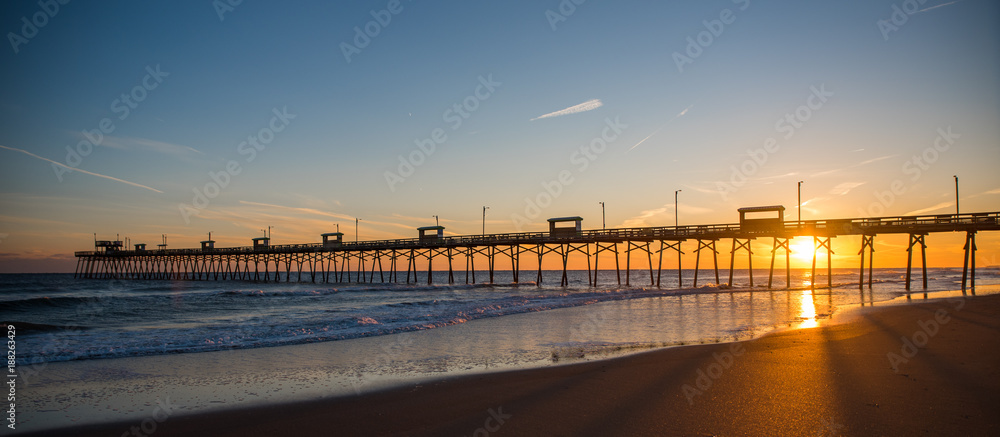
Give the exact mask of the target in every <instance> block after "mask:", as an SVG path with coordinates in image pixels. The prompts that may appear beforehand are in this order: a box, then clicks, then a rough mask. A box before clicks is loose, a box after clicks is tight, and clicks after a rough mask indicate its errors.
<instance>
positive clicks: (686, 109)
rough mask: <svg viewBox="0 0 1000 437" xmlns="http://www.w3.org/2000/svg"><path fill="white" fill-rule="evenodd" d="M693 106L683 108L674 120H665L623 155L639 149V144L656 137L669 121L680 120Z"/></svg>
mask: <svg viewBox="0 0 1000 437" xmlns="http://www.w3.org/2000/svg"><path fill="white" fill-rule="evenodd" d="M693 106H694V103H692V104H690V105H688V107H687V108H684V110H683V111H681V112H679V113H677V115H675V116H674V118H671V119H670V120H667V122H666V123H663V124H662V125H660V127H658V128H656V130H654V131H653V133H651V134H649V136H647V137H646V138H643V139H642V141H639V142H638V143H635V145H634V146H632V147H629V148H628V150H626V151H625V153H628V152H631V151H632V149H634V148H636V147H639V145H640V144H642V143H645V142H646V140H648V139H650V138H652V137H653V135H656V134H657V133H658V132H660V130H662V129H663V128H664V127H666V126H667V124H668V123H670V122H671V121H674V120H676V119H678V118H681V117H683V116H684V114H687V113H688V110H690V109H691V107H693Z"/></svg>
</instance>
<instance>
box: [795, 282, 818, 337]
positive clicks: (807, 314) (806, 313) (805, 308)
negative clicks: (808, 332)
mask: <svg viewBox="0 0 1000 437" xmlns="http://www.w3.org/2000/svg"><path fill="white" fill-rule="evenodd" d="M799 320H800V321H801V323H800V324H799V326H798V327H799V328H815V327H816V326H819V322H817V321H816V304H815V303H814V302H813V295H812V292H810V291H809V290H802V300H801V301H800V305H799Z"/></svg>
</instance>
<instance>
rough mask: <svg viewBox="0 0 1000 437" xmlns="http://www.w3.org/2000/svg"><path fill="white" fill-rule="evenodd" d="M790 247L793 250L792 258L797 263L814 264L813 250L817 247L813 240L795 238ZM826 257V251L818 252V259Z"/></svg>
mask: <svg viewBox="0 0 1000 437" xmlns="http://www.w3.org/2000/svg"><path fill="white" fill-rule="evenodd" d="M789 247H790V248H791V249H792V258H794V259H795V260H796V261H800V262H803V263H807V264H812V259H813V248H814V247H816V246H815V243H814V241H813V239H812V238H810V237H803V238H794V239H792V241H791V243H790V244H789ZM778 253H781V252H778ZM825 257H826V249H820V250H817V251H816V258H817V259H820V258H825Z"/></svg>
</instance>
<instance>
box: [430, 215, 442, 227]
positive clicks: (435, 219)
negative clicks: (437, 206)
mask: <svg viewBox="0 0 1000 437" xmlns="http://www.w3.org/2000/svg"><path fill="white" fill-rule="evenodd" d="M431 217H434V226H441V221H440V220H439V219H438V216H436V215H432V216H431Z"/></svg>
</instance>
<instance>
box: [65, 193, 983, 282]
mask: <svg viewBox="0 0 1000 437" xmlns="http://www.w3.org/2000/svg"><path fill="white" fill-rule="evenodd" d="M739 212H740V222H739V223H734V224H718V225H686V226H664V227H642V228H620V229H598V230H584V229H582V226H581V223H582V220H583V219H582V218H580V217H562V218H554V219H550V220H549V225H550V226H549V231H548V232H518V233H503V234H482V235H463V236H451V237H446V236H444V232H443V231H444V228H443V227H441V226H428V227H424V228H420V230H419V237H418V238H411V239H395V240H376V241H358V242H347V241H343V234H342V233H340V232H333V233H326V234H322V235H321V237H322V242H319V243H308V244H288V245H272V244H270V238H268V237H263V238H254V239H253V243H254V244H253V246H246V247H230V248H216V247H215V242H214V241H212V240H211V237H209V240H207V241H203V242H202V244H201V248H198V249H195V248H192V249H167V248H166V243H165V242H164V243H163V244H160V245H158V248H157V249H156V250H147V249H146V248H145V246H146V245H145V244H136V245H135V248H134V249H132V250H126V249H125V248H124V246H123V245H122V244H121V241H95V250H94V251H82V252H76V257H77V266H76V271H75V277H77V278H93V279H137V280H143V279H147V280H176V281H209V280H243V281H266V282H272V281H273V282H277V281H285V282H289V281H297V282H305V281H308V282H323V283H330V282H334V283H344V282H375V281H376V280H377V281H379V282H402V281H404V280H405V282H406V283H411V282H412V283H418V282H420V281H421V279H420V278H419V276H426V278H424V280H426V282H427V283H428V284H431V283H432V280H433V272H434V262H435V261H436V260H437V261H439V262H447V265H448V270H447V272H448V283H455V281H456V279H455V276H456V271H458V272H461V271H462V270H464V273H465V279H464V281H465V283H467V284H468V283H470V281H471V283H476V267H475V257H476V255H480V256H481V257H485V259H486V261H487V266H486V267H487V269H486V272H487V273H488V281H489V282H490V283H493V281H494V272H496V271H497V270H499V269H500V267H501V266H503V267H508V266H509V269H503V270H504V271H511V272H512V273H513V280H514V282H515V283H517V282H521V280H522V278H521V273H522V270H521V268H520V267H521V266H520V260H521V257H522V255H525V256H530V257H537V260H538V271H537V276H536V277H535V278H534V281H535V282H536V283H538V284H541V283H542V267H541V266H542V259H543V258H544V257H546V256H556V257H559V259H560V260H561V262H562V278H561V285H568V278H567V266H568V263H569V258H570V256H582V257H586V260H587V276H588V280H589V281H590V283H591V285H595V286H596V285H597V272H598V267H599V266H598V263H599V262H600V261H602V260H604V261H605V262H613V263H614V266H615V272H616V274H617V282H618V284H622V276H623V275H622V270H623V267H624V270H625V274H624V284H625V285H627V286H630V285H632V282H633V278H632V272H633V269H632V262H633V258H636V262H639V261H642V258H645V260H644V261H645V262H644V263H643V264H645V265H646V266H647V269H648V272H649V278H648V279H649V281H648V285H649V286H657V287H659V286H660V283H661V279H662V278H663V274H664V273H667V274H671V273H670V270H671V269H670V267H665V261H670V258H672V257H676V259H677V268H676V274H677V279H678V286H682V285H681V284H683V277H682V269H681V256H682V255H684V254H685V252H684V251H683V250H682V243H687V245H688V249H689V250H690V247H691V246H692V245H693V246H694V256H695V271H694V278H693V279H692V282H691V286H692V287H697V286H698V279H699V272H700V270H701V269H702V266H701V264H702V257H703V256H704V257H705V258H706V260H705V263H706V264H707V263H708V259H709V258H711V262H712V266H713V270H714V277H715V283H716V284H723V282H721V281H720V277H719V260H718V253H719V251H718V245H717V243H718V242H719V241H720V240H726V239H729V240H731V243H732V244H731V249H730V263H729V282H727V284H731V283H732V279H733V272H734V266H735V259H736V257H737V256H742V252H746V256H747V257H748V258H749V259H751V262H750V264H749V266H748V270H749V276H750V285H751V287H752V286H753V283H754V277H753V264H752V256H753V252H752V250H751V242H752V241H754V240H758V239H771V243H772V244H771V247H772V249H771V265H770V273H769V275H768V281H767V284H768V288H771V287H772V285H773V278H774V270H775V261H776V260H777V259H778V258H779V256H780V255H781V254H784V258H785V260H784V262H785V275H786V280H785V284H786V287H787V286H788V285H789V282H790V277H791V268H790V262H789V261H790V254H791V250H790V248H789V241H790V240H791V239H792V238H795V237H812V238H813V242H814V245H813V246H814V249H813V256H812V277H813V278H815V277H816V261H817V253H818V252H819V251H820V250H825V251H826V254H827V257H826V258H827V259H826V268H827V287H832V286H833V284H832V279H831V276H832V275H831V273H832V268H833V266H832V258H831V256H832V253H833V251H832V250H831V249H832V246H831V240H832V239H834V238H837V237H851V236H855V237H857V236H860V238H861V251H860V253H859V255H860V261H861V263H860V269H859V279H858V286H859V287H861V288H863V287H864V285H865V261H866V260H867V261H868V266H867V267H868V281H867V283H868V287H869V288H870V287H871V286H872V265H873V258H874V255H875V249H874V241H875V237H876V236H877V235H879V234H908V235H909V244H908V246H907V247H908V248H907V266H906V289H907V290H909V289H910V286H911V279H912V270H913V263H914V259H913V258H914V255H915V253H914V252H915V251H917V250H919V251H920V260H919V261H920V264H921V268H922V273H923V274H922V278H923V288H925V289H926V288H927V258H926V248H927V244H926V239H925V237H926V236H927V235H928V234H931V233H943V232H964V233H965V234H966V238H965V246H964V247H963V250H964V254H965V259H964V262H963V264H964V269H963V276H962V289H963V291H964V290H965V289H966V287H967V285H970V286H972V287H975V271H976V258H975V252H976V234H977V233H978V232H980V231H996V230H1000V212H984V213H967V214H943V215H927V216H903V217H877V218H857V219H831V220H802V221H786V220H784V208H783V207H781V206H766V207H751V208H740V210H739ZM759 214H777V217H769V218H751V217H748V215H759ZM566 223H569V224H570V225H571V226H569V227H567V226H560V225H565V224H566ZM692 243H693V244H692ZM702 252H705V253H704V254H703V253H702ZM623 257H624V262H623V260H622V258H623ZM654 257H655V263H654ZM609 258H613V259H609ZM425 259H426V260H427V271H426V273H423V275H421V274H420V273H421V272H419V271H418V269H417V262H418V261H422V260H425ZM462 261H464V267H462V266H461V264H462ZM404 264H405V267H404ZM622 264H624V265H622ZM439 265H440V264H439ZM456 265H457V266H458V267H457V268H456ZM706 268H707V267H706ZM609 270H610V269H609ZM404 271H405V274H406V276H405V279H402V280H401V278H400V276H401V274H402V273H403V272H404ZM642 276H645V274H643V275H642ZM637 280H638V278H637ZM643 281H645V279H643ZM643 283H645V282H643ZM813 286H814V287H815V284H813Z"/></svg>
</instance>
